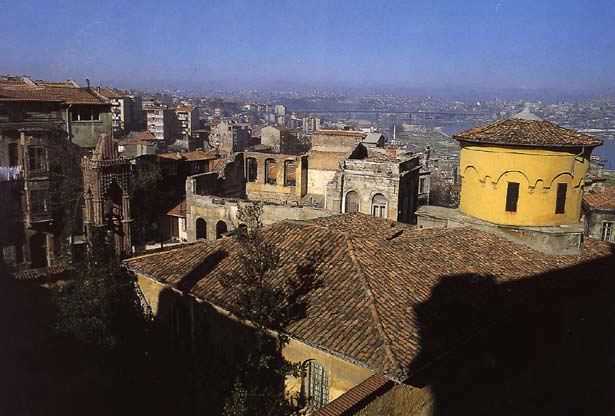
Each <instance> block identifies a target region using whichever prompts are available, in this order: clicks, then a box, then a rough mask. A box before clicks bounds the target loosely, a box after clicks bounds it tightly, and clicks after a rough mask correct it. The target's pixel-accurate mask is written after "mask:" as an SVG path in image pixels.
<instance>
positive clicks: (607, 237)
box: [600, 221, 615, 243]
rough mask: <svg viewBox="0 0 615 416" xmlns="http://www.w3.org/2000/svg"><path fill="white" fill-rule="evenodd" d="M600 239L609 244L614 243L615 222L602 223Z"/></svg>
mask: <svg viewBox="0 0 615 416" xmlns="http://www.w3.org/2000/svg"><path fill="white" fill-rule="evenodd" d="M600 235H601V238H602V239H603V240H604V241H608V242H609V243H615V222H613V221H604V222H603V223H602V230H601V234H600Z"/></svg>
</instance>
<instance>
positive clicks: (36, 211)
mask: <svg viewBox="0 0 615 416" xmlns="http://www.w3.org/2000/svg"><path fill="white" fill-rule="evenodd" d="M48 212H49V207H48V206H47V191H39V190H32V191H30V215H31V216H32V217H36V216H38V215H45V214H47V213H48Z"/></svg>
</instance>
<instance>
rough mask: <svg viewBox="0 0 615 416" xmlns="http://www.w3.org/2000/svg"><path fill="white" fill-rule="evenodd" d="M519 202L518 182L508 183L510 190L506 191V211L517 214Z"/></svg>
mask: <svg viewBox="0 0 615 416" xmlns="http://www.w3.org/2000/svg"><path fill="white" fill-rule="evenodd" d="M518 201H519V184H518V183H517V182H508V189H506V211H507V212H517V202H518Z"/></svg>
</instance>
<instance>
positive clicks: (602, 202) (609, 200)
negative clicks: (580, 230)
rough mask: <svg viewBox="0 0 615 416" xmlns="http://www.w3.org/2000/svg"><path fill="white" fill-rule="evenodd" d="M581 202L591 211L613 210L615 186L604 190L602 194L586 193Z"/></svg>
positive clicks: (614, 205) (614, 207) (614, 206)
mask: <svg viewBox="0 0 615 416" xmlns="http://www.w3.org/2000/svg"><path fill="white" fill-rule="evenodd" d="M583 201H584V202H585V203H586V204H587V205H588V206H589V207H590V208H591V209H615V186H609V187H607V188H605V190H604V192H595V193H594V192H592V193H586V194H585V195H583Z"/></svg>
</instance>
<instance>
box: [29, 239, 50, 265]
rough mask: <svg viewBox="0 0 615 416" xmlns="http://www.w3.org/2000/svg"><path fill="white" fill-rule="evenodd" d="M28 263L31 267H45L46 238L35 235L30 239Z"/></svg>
mask: <svg viewBox="0 0 615 416" xmlns="http://www.w3.org/2000/svg"><path fill="white" fill-rule="evenodd" d="M30 262H31V264H32V267H34V268H37V267H47V237H46V236H45V234H42V233H36V234H34V235H33V236H32V237H30Z"/></svg>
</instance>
